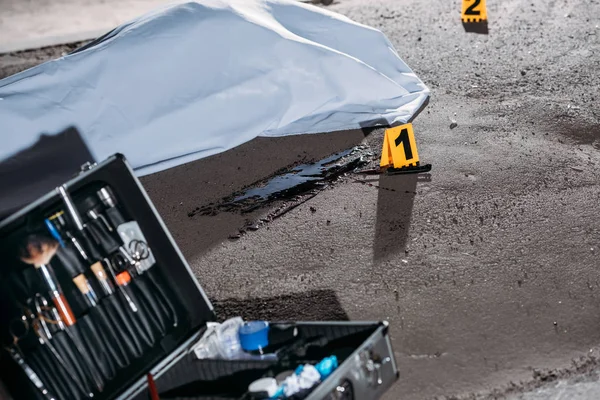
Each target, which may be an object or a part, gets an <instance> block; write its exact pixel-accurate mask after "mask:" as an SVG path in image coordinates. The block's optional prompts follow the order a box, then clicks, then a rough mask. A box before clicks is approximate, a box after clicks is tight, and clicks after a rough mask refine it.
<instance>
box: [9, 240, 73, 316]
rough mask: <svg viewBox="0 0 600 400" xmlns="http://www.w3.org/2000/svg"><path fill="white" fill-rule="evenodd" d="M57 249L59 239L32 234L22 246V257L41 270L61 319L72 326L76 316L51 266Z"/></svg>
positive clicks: (24, 260) (27, 262) (25, 261)
mask: <svg viewBox="0 0 600 400" xmlns="http://www.w3.org/2000/svg"><path fill="white" fill-rule="evenodd" d="M57 250H58V241H56V240H55V239H53V238H50V237H47V236H45V235H40V234H31V235H29V236H28V237H27V238H26V241H25V246H23V247H22V248H21V254H20V258H21V260H22V261H23V262H24V263H26V264H29V265H33V266H34V267H35V269H36V270H38V271H40V273H41V274H42V277H43V279H44V282H45V283H46V286H47V287H48V291H49V294H50V296H51V297H52V302H53V303H54V305H55V306H56V309H57V310H58V312H59V314H60V317H61V319H62V320H63V322H64V323H65V325H67V326H71V325H73V324H75V316H74V315H73V311H72V310H71V306H69V303H68V302H67V299H66V298H65V296H64V294H63V292H62V290H61V288H60V285H59V284H58V282H57V280H56V278H55V276H54V273H53V271H52V267H51V266H50V261H51V260H52V258H53V257H54V255H55V254H56V252H57Z"/></svg>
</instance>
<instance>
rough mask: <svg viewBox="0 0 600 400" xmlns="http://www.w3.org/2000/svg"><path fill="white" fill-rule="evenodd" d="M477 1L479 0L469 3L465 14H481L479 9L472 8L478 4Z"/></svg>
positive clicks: (479, 1)
mask: <svg viewBox="0 0 600 400" xmlns="http://www.w3.org/2000/svg"><path fill="white" fill-rule="evenodd" d="M479 3H481V0H475V2H474V3H473V4H471V6H470V7H469V8H467V10H466V11H465V15H481V11H479V10H474V8H475V7H477V6H478V5H479Z"/></svg>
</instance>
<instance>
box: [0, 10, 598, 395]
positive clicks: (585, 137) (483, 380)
mask: <svg viewBox="0 0 600 400" xmlns="http://www.w3.org/2000/svg"><path fill="white" fill-rule="evenodd" d="M331 9H332V10H335V11H338V12H341V13H343V14H345V15H347V16H349V17H350V18H352V19H355V20H357V21H359V22H362V23H365V24H369V25H371V26H374V27H376V28H379V29H381V30H383V32H384V33H386V34H387V35H388V37H389V38H390V40H391V41H392V43H393V44H394V46H395V47H396V50H397V51H398V53H399V54H400V55H401V57H402V58H403V59H404V60H405V61H406V62H407V63H408V64H409V65H410V66H411V67H412V68H413V69H414V70H415V72H416V73H417V74H418V75H419V76H420V77H421V78H422V79H423V80H424V81H425V82H426V83H427V84H428V85H429V87H430V88H431V89H432V97H431V101H430V105H429V106H428V107H427V108H426V110H425V111H424V112H423V113H422V114H421V115H420V116H419V117H418V118H417V119H416V121H415V123H414V126H415V132H416V135H417V140H418V143H419V153H420V155H421V158H422V161H424V162H431V163H432V164H433V171H432V173H431V180H430V181H429V182H428V181H426V180H423V179H420V180H417V177H415V176H411V177H380V178H377V177H375V178H373V177H361V176H355V177H346V178H343V179H342V181H341V182H338V183H337V184H336V185H334V186H333V187H332V188H330V189H328V190H325V191H323V192H321V193H320V194H319V195H317V196H316V197H314V198H312V199H311V200H309V201H308V202H307V203H305V204H303V205H301V206H300V207H298V208H296V209H294V210H292V211H291V212H289V213H287V214H286V215H285V216H283V217H281V218H279V219H277V220H275V221H273V222H271V223H269V224H268V225H267V226H265V227H263V228H261V229H259V230H257V231H255V232H249V233H248V234H246V235H244V236H242V237H241V238H240V239H238V240H229V239H228V237H229V235H230V234H231V233H232V232H235V231H237V229H238V228H240V227H241V226H243V225H244V224H245V223H246V219H247V218H259V217H260V216H261V215H266V214H268V213H269V211H270V210H269V209H262V210H259V211H257V212H255V213H254V214H253V215H251V216H241V215H239V214H235V213H227V212H221V213H219V214H217V215H215V216H199V215H196V216H192V217H188V213H190V212H191V211H193V210H194V209H196V207H202V206H204V205H206V204H209V203H211V202H215V201H218V200H219V199H221V198H223V197H225V196H227V195H229V194H231V193H232V192H234V191H236V190H239V189H240V188H241V187H243V186H245V185H249V184H251V183H253V182H255V181H258V180H260V179H262V178H264V177H266V176H269V175H271V174H273V173H274V172H275V171H277V170H279V169H280V168H282V167H285V166H287V165H291V164H293V163H295V162H297V161H299V160H316V159H319V158H322V157H324V156H326V155H328V154H331V153H333V152H335V151H339V150H341V149H346V148H350V147H351V146H353V145H355V144H358V143H360V142H365V143H367V144H368V145H370V146H371V148H372V149H373V150H374V151H375V152H379V151H380V148H381V141H382V132H381V131H375V132H373V133H372V134H370V135H369V136H367V137H366V138H365V136H364V135H363V133H362V132H342V133H335V134H327V135H312V136H299V137H290V138H285V139H275V140H273V139H269V140H267V139H258V140H255V141H253V142H251V143H248V144H246V145H244V146H241V147H239V148H237V149H235V150H232V151H230V152H227V153H224V154H221V155H218V156H215V157H211V158H209V159H206V160H202V161H199V162H196V163H193V164H190V165H186V166H182V167H178V168H175V169H172V170H169V171H165V172H163V173H160V174H157V175H154V176H150V177H146V178H144V179H143V182H144V185H145V186H146V188H147V190H148V191H149V193H150V195H151V197H152V199H153V201H154V202H155V203H156V205H157V206H158V208H159V211H160V212H161V214H162V215H163V217H164V219H165V220H166V222H167V224H168V226H169V228H170V229H171V231H172V232H173V234H174V236H175V238H176V240H177V241H178V243H179V244H180V246H181V248H182V250H183V251H184V253H185V255H186V257H187V258H188V260H189V261H190V264H191V265H192V266H193V269H194V271H195V272H196V273H197V276H198V278H199V279H200V281H201V283H202V285H203V286H204V288H205V290H206V291H207V293H208V295H209V296H210V297H211V298H212V299H214V300H215V303H216V307H217V310H218V312H220V313H222V314H223V315H233V314H236V313H243V315H245V316H246V317H260V316H264V317H269V318H275V319H278V318H283V319H290V318H297V317H298V316H301V317H302V318H303V319H306V318H308V319H315V318H319V319H343V318H350V319H368V320H378V319H388V320H389V321H390V323H391V335H392V338H393V345H394V350H395V353H396V358H397V360H398V362H399V365H400V371H401V379H400V380H399V382H398V383H397V384H396V385H395V386H394V387H393V388H392V389H391V390H390V391H389V393H388V395H387V397H386V399H389V400H392V399H433V398H447V399H450V398H461V399H463V398H465V399H471V398H502V397H505V396H513V395H514V396H520V395H519V393H521V392H523V391H527V390H531V389H535V388H537V387H539V386H544V385H548V384H552V383H553V382H554V381H556V380H557V379H560V378H566V379H571V380H573V379H576V380H578V381H579V380H583V383H579V384H578V385H583V386H577V387H578V388H584V389H585V388H587V386H586V385H589V386H590V387H591V388H592V389H589V390H591V391H585V390H584V389H582V390H584V393H587V395H584V397H579V398H586V396H587V398H589V397H590V396H591V395H590V393H595V395H594V396H595V397H597V396H598V393H599V391H598V384H597V383H590V382H588V381H592V382H593V381H595V380H597V379H598V378H597V374H596V373H595V372H594V371H595V370H596V369H597V367H598V365H597V364H598V360H597V358H596V357H597V356H598V352H599V351H600V347H598V344H599V343H600V329H599V328H600V276H599V272H598V268H599V267H600V261H599V254H600V219H599V218H598V214H599V212H600V183H599V182H600V167H599V166H600V123H599V119H600V107H599V106H600V94H599V93H598V88H599V87H600V74H598V70H599V68H600V53H599V51H600V37H599V35H600V28H599V26H598V24H599V23H600V21H599V20H598V18H597V16H598V15H600V2H599V1H598V0H590V1H581V0H572V1H565V0H528V1H525V0H505V1H501V2H500V1H496V2H494V1H489V2H488V15H489V29H490V33H489V35H478V34H474V33H465V32H464V29H463V27H462V25H461V23H460V15H459V2H456V1H455V2H447V1H439V0H438V1H432V2H422V1H419V0H402V1H399V0H395V1H392V0H386V1H383V0H380V1H369V2H360V1H357V0H343V1H341V2H339V3H337V4H334V5H333V6H331ZM62 51H64V49H63V48H59V49H57V50H51V51H46V50H44V51H34V52H29V53H21V54H13V55H5V56H0V76H1V74H4V75H6V74H7V73H13V72H15V67H14V66H15V64H18V63H21V65H22V67H23V66H25V65H27V63H29V62H31V60H32V59H33V60H34V62H39V61H42V59H44V58H46V57H51V56H59V55H60V53H61V52H62ZM17 69H18V68H17ZM349 84H351V82H349ZM452 120H454V121H456V123H457V124H458V126H457V127H456V128H454V129H450V128H449V126H450V123H451V122H452ZM355 178H357V179H360V180H363V179H373V182H372V183H374V184H375V185H373V186H369V185H367V184H365V183H361V182H357V181H356V180H355ZM377 186H379V187H380V188H378V187H377ZM381 188H385V189H393V190H383V189H381ZM252 302H254V303H252ZM561 385H563V386H564V385H566V383H559V384H558V389H557V386H552V387H551V388H545V389H543V390H542V392H539V393H537V394H529V395H525V397H524V398H531V399H537V398H540V397H532V396H542V398H547V397H550V396H551V394H548V395H547V396H546V395H544V393H553V394H554V395H556V393H557V390H558V391H560V390H562V389H561V388H562V387H563V386H561ZM594 388H595V389H594ZM547 390H549V392H544V391H547ZM594 390H595V392H594ZM540 393H541V394H540ZM527 396H530V397H527ZM571 397H574V396H571ZM555 398H559V397H555Z"/></svg>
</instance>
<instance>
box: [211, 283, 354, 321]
mask: <svg viewBox="0 0 600 400" xmlns="http://www.w3.org/2000/svg"><path fill="white" fill-rule="evenodd" d="M211 302H212V303H213V306H214V307H215V312H216V314H217V317H218V319H219V321H224V320H226V319H228V318H232V317H237V316H240V315H243V316H244V318H245V319H260V320H268V321H284V320H289V318H290V315H293V316H294V319H295V320H297V321H348V320H349V318H348V315H346V312H345V311H344V309H343V308H342V305H341V304H340V302H339V300H338V298H337V295H336V294H335V292H334V291H333V290H311V291H308V292H303V293H294V294H288V295H283V296H276V297H266V298H264V297H261V298H253V299H227V300H219V301H212V300H211Z"/></svg>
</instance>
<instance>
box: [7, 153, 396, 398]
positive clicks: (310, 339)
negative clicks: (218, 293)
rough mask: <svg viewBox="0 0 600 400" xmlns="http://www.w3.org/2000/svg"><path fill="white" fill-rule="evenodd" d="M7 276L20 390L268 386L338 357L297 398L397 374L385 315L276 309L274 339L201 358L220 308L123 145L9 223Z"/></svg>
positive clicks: (190, 390) (372, 389)
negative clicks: (342, 317) (347, 318)
mask: <svg viewBox="0 0 600 400" xmlns="http://www.w3.org/2000/svg"><path fill="white" fill-rule="evenodd" d="M0 286H1V287H0V312H1V314H0V319H1V327H2V332H0V335H1V336H2V340H3V345H4V351H2V355H1V358H0V373H1V374H2V381H3V382H4V384H5V386H7V388H8V390H9V392H10V394H11V395H12V396H13V397H14V398H15V399H28V398H32V399H40V400H48V399H57V400H58V399H69V400H71V399H80V398H81V399H85V398H94V399H97V400H106V399H136V400H137V399H140V400H141V399H144V400H145V399H149V398H151V393H150V392H151V390H150V389H149V388H150V387H154V388H155V389H156V390H152V392H153V393H156V392H158V393H159V397H160V399H175V398H177V399H250V398H252V399H254V398H265V393H262V394H260V393H259V394H255V395H250V394H249V393H248V387H249V385H250V384H251V383H252V382H255V381H257V380H259V379H261V378H265V377H272V378H276V377H278V378H277V383H280V382H281V379H283V378H281V377H282V376H283V377H285V376H289V375H290V374H293V372H294V371H297V367H298V366H302V365H306V364H311V365H316V364H317V363H319V362H320V361H321V360H324V359H326V358H330V357H332V356H335V360H336V362H337V364H336V366H337V367H336V368H333V369H332V370H331V371H330V373H329V374H328V375H327V376H326V377H325V378H323V379H320V380H318V381H317V383H315V386H313V387H311V388H309V389H305V390H303V391H301V392H299V393H298V394H297V395H295V397H294V396H290V397H287V398H294V399H300V398H306V399H377V398H379V397H381V395H382V394H383V393H384V392H385V391H386V390H387V389H388V388H389V387H390V386H391V385H392V383H393V382H394V381H395V380H396V379H397V378H398V370H397V367H396V363H395V360H394V355H393V352H392V349H391V344H390V339H389V336H388V329H387V323H385V322H282V323H278V322H269V323H268V325H267V326H268V329H269V331H268V340H269V346H271V347H270V348H271V350H273V349H275V350H273V351H271V350H269V346H267V347H265V348H264V349H263V348H259V349H258V350H257V351H255V352H254V353H249V352H248V353H244V354H247V355H248V357H244V358H235V357H233V358H234V359H223V358H222V357H221V358H220V359H215V358H210V359H207V358H204V359H200V358H199V356H198V343H199V341H200V339H201V338H202V337H203V335H204V334H205V333H206V331H207V329H208V328H207V327H208V326H212V322H213V321H215V320H216V316H215V313H214V311H213V307H212V305H211V303H210V301H209V300H208V298H207V297H206V295H205V293H204V291H203V290H202V287H201V286H200V285H199V284H198V282H197V280H196V278H195V277H194V274H193V273H192V271H191V269H190V267H189V266H188V264H187V262H186V261H185V259H184V257H183V255H182V254H181V252H180V251H179V249H178V247H177V245H176V244H175V242H174V241H173V238H172V237H171V235H170V234H169V232H168V230H167V228H166V226H165V224H164V223H163V222H162V220H161V218H160V216H159V215H158V213H157V212H156V210H155V208H154V206H153V205H152V203H151V201H150V199H149V198H148V196H147V194H146V192H145V191H144V189H143V187H142V186H141V184H140V182H139V181H138V179H137V178H136V177H135V176H134V174H133V171H132V169H131V168H130V166H129V165H128V163H127V161H126V160H125V158H124V157H123V156H122V155H115V156H113V157H111V158H109V159H107V160H105V161H104V162H102V163H99V164H97V165H96V164H88V165H87V166H85V167H83V168H82V170H81V171H80V172H79V173H78V174H77V175H76V176H75V177H74V178H73V179H71V180H69V181H68V182H65V183H64V184H63V185H61V186H59V187H57V188H56V190H53V191H51V192H50V193H48V194H47V195H45V196H43V197H41V198H39V199H38V200H36V201H34V202H32V203H31V204H29V205H28V206H26V207H25V208H23V209H22V210H20V211H18V212H16V213H14V214H13V215H11V216H10V217H8V218H6V219H5V220H3V221H2V222H1V223H0ZM315 306H316V307H317V306H318V304H315ZM242 317H243V316H242ZM267 350H268V351H267ZM286 371H287V372H286ZM149 376H150V377H151V378H150V379H149ZM256 396H262V397H256Z"/></svg>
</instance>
